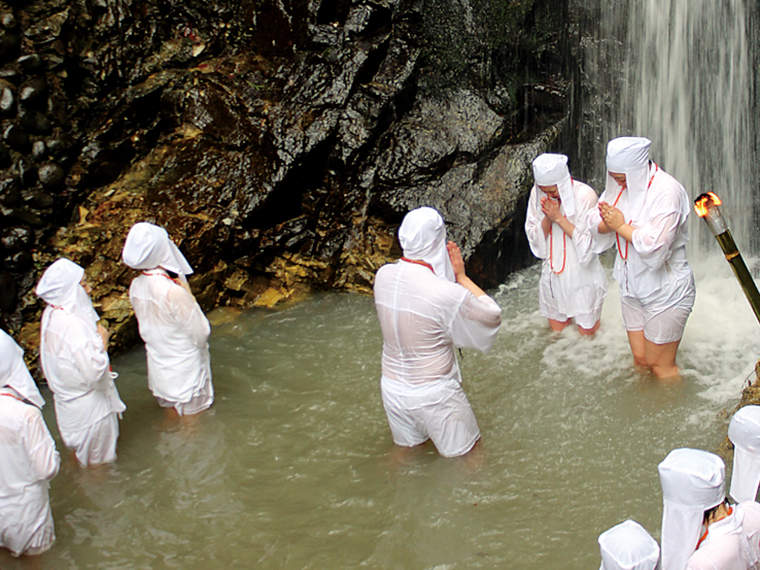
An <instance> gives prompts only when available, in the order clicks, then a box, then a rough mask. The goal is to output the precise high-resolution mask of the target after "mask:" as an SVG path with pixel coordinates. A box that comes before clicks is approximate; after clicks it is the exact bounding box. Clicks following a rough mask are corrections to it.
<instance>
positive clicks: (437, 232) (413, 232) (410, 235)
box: [398, 206, 454, 281]
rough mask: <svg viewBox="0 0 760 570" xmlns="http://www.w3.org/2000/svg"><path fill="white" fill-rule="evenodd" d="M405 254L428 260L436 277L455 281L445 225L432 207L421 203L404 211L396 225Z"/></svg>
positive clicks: (413, 257) (409, 256)
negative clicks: (397, 225)
mask: <svg viewBox="0 0 760 570" xmlns="http://www.w3.org/2000/svg"><path fill="white" fill-rule="evenodd" d="M398 241H399V243H400V244H401V249H403V250H404V257H408V258H409V259H416V260H421V261H424V262H425V263H429V264H430V265H431V266H432V267H433V271H434V272H435V274H436V275H437V276H438V277H443V278H445V279H448V280H449V281H454V268H453V267H452V265H451V259H449V252H448V250H447V249H446V227H445V226H444V223H443V218H442V217H441V214H439V213H438V212H437V211H436V210H434V209H433V208H428V207H427V206H423V207H422V208H417V209H415V210H412V211H411V212H409V213H407V214H406V216H404V220H403V221H402V222H401V226H400V227H399V229H398Z"/></svg>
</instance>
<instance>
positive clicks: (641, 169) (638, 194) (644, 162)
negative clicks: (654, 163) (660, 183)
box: [606, 137, 652, 219]
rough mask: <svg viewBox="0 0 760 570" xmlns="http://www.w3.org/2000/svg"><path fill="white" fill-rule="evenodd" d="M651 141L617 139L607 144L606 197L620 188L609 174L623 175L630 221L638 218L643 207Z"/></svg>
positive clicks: (639, 138)
mask: <svg viewBox="0 0 760 570" xmlns="http://www.w3.org/2000/svg"><path fill="white" fill-rule="evenodd" d="M651 145H652V141H650V140H649V139H646V138H644V137H618V138H616V139H612V140H611V141H610V142H608V143H607V185H606V189H607V191H608V194H607V195H608V196H609V195H613V194H614V191H615V190H616V189H619V188H620V186H619V185H618V183H617V182H616V181H615V179H614V178H612V176H610V172H616V173H618V174H625V179H626V186H627V188H628V189H627V190H626V192H628V203H629V204H630V210H631V211H630V212H628V214H629V216H630V218H631V219H635V218H637V217H638V215H639V213H640V212H641V208H642V207H643V205H644V196H645V195H646V191H647V186H648V183H649V179H648V176H649V147H650V146H651Z"/></svg>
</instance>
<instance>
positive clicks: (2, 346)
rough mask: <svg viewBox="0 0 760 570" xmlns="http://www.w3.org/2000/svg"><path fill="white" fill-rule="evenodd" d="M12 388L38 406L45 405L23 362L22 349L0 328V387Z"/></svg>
mask: <svg viewBox="0 0 760 570" xmlns="http://www.w3.org/2000/svg"><path fill="white" fill-rule="evenodd" d="M5 387H8V388H13V389H14V390H15V391H16V392H17V393H18V395H19V396H21V397H22V398H25V399H26V400H28V401H30V402H31V403H32V404H34V405H35V406H37V407H38V408H42V406H44V405H45V400H43V398H42V395H41V394H40V391H39V389H38V388H37V384H35V383H34V380H33V379H32V375H31V374H29V370H28V369H27V367H26V363H25V362H24V350H23V349H22V348H21V347H20V346H19V345H18V344H16V341H15V340H13V339H12V338H11V337H10V336H9V335H8V334H6V333H5V331H3V330H0V388H5Z"/></svg>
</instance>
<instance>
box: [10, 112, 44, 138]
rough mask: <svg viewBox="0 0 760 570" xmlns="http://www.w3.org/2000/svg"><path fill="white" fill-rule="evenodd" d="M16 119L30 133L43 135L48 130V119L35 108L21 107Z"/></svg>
mask: <svg viewBox="0 0 760 570" xmlns="http://www.w3.org/2000/svg"><path fill="white" fill-rule="evenodd" d="M18 120H19V122H20V123H21V126H22V127H24V129H26V130H27V131H29V132H31V133H38V134H43V135H44V134H47V133H49V132H50V127H51V125H50V120H49V119H48V118H47V117H46V116H45V115H44V114H42V113H40V112H39V111H37V110H35V109H26V108H25V109H21V111H20V112H19V114H18Z"/></svg>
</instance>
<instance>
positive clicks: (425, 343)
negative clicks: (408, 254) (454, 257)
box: [374, 261, 467, 384]
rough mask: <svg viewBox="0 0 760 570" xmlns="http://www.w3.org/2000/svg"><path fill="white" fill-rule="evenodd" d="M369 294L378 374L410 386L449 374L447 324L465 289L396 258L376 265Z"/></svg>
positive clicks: (450, 356)
mask: <svg viewBox="0 0 760 570" xmlns="http://www.w3.org/2000/svg"><path fill="white" fill-rule="evenodd" d="M374 293H375V306H376V308H377V314H378V318H379V320H380V328H381V329H382V331H383V360H382V365H383V375H385V376H387V377H388V378H391V379H394V380H402V381H405V382H408V383H410V384H419V383H422V382H433V381H437V380H442V379H445V378H450V377H451V375H452V373H453V372H454V370H455V365H456V356H455V352H454V344H453V340H452V336H451V323H452V321H453V318H454V316H455V314H456V311H457V310H458V309H459V306H460V305H461V304H462V302H463V301H464V299H465V297H466V295H467V290H466V289H464V288H463V287H460V286H458V285H456V284H454V283H451V282H448V281H445V280H443V279H441V278H439V277H436V276H435V274H434V273H433V272H432V271H430V269H428V268H427V267H424V266H421V265H418V264H413V263H406V262H403V261H400V262H398V263H394V264H388V265H385V266H384V267H381V268H380V270H379V271H378V272H377V276H376V277H375V288H374Z"/></svg>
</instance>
